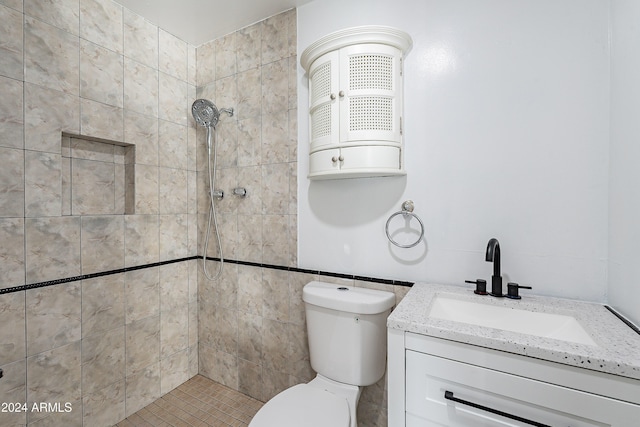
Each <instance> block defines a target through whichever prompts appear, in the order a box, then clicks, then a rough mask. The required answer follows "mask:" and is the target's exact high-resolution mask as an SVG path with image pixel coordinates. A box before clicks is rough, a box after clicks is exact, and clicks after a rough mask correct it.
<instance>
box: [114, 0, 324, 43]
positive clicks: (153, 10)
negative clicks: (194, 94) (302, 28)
mask: <svg viewBox="0 0 640 427" xmlns="http://www.w3.org/2000/svg"><path fill="white" fill-rule="evenodd" d="M116 1H117V2H118V3H120V4H121V5H123V6H124V7H126V8H127V9H129V10H132V11H134V12H135V13H137V14H138V15H141V16H143V17H145V18H146V19H147V20H149V21H150V22H152V23H154V24H155V25H157V26H159V27H160V28H162V29H163V30H165V31H168V32H170V33H171V34H173V35H175V36H177V37H179V38H181V39H182V40H184V41H186V42H188V43H190V44H192V45H195V46H199V45H201V44H202V43H205V42H208V41H210V40H213V39H216V38H218V37H220V36H223V35H225V34H229V33H231V32H233V31H235V30H238V29H240V28H243V27H246V26H248V25H251V24H253V23H255V22H258V21H261V20H263V19H265V18H268V17H269V16H272V15H276V14H278V13H280V12H283V11H285V10H287V9H291V8H292V7H296V6H300V5H302V4H305V3H309V2H310V1H312V0H116Z"/></svg>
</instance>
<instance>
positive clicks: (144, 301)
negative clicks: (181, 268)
mask: <svg viewBox="0 0 640 427" xmlns="http://www.w3.org/2000/svg"><path fill="white" fill-rule="evenodd" d="M124 281H125V287H124V293H125V310H126V312H125V313H126V314H125V318H126V323H127V325H130V324H131V323H133V322H136V321H138V320H141V319H145V318H149V317H151V316H155V317H157V316H158V314H159V313H160V276H159V269H158V267H152V268H145V269H142V270H133V271H127V272H126V273H125V279H124Z"/></svg>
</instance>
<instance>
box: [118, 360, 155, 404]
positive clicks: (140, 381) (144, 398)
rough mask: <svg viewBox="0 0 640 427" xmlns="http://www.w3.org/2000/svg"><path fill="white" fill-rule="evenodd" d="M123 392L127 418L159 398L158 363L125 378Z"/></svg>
mask: <svg viewBox="0 0 640 427" xmlns="http://www.w3.org/2000/svg"><path fill="white" fill-rule="evenodd" d="M125 390H126V403H125V408H126V411H125V416H127V417H128V416H129V415H131V414H133V413H135V412H137V411H138V410H140V409H142V408H144V407H145V406H147V405H148V404H150V403H151V402H153V401H154V400H156V399H157V398H159V397H160V396H161V391H160V362H159V361H157V362H155V363H153V364H151V365H148V366H146V367H145V368H143V369H140V370H139V371H137V372H135V373H133V374H131V375H129V376H127V381H126V385H125Z"/></svg>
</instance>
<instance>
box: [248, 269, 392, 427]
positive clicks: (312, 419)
mask: <svg viewBox="0 0 640 427" xmlns="http://www.w3.org/2000/svg"><path fill="white" fill-rule="evenodd" d="M302 299H303V301H304V303H305V313H306V320H307V331H308V336H309V355H310V362H311V367H312V368H313V370H314V371H316V372H317V376H316V377H315V378H314V379H313V380H312V381H310V382H309V383H307V384H298V385H295V386H293V387H290V388H288V389H286V390H284V391H283V392H281V393H279V394H278V395H276V396H275V397H274V398H272V399H271V400H269V401H268V402H267V403H266V404H265V405H264V406H263V407H262V408H261V409H260V410H259V411H258V413H257V414H256V415H255V417H254V418H253V420H251V423H250V424H249V427H301V426H304V427H357V417H356V414H357V407H358V400H359V399H360V393H361V387H363V386H367V385H371V384H374V383H376V382H377V381H378V380H379V379H380V378H382V376H383V375H384V371H385V364H386V352H387V341H386V320H387V317H388V315H389V313H390V312H391V308H392V307H393V305H394V303H395V295H394V294H393V293H391V292H385V291H377V290H371V289H364V288H356V287H350V286H340V285H334V284H329V283H323V282H317V281H314V282H310V283H308V284H307V285H306V286H305V287H304V289H303V293H302Z"/></svg>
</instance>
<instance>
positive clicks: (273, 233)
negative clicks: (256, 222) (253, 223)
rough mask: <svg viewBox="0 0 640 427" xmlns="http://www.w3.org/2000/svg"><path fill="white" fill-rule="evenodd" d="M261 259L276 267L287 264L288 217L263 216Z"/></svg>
mask: <svg viewBox="0 0 640 427" xmlns="http://www.w3.org/2000/svg"><path fill="white" fill-rule="evenodd" d="M262 257H263V259H264V260H269V261H268V262H269V263H273V264H276V265H287V264H288V263H289V218H288V215H263V217H262Z"/></svg>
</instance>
